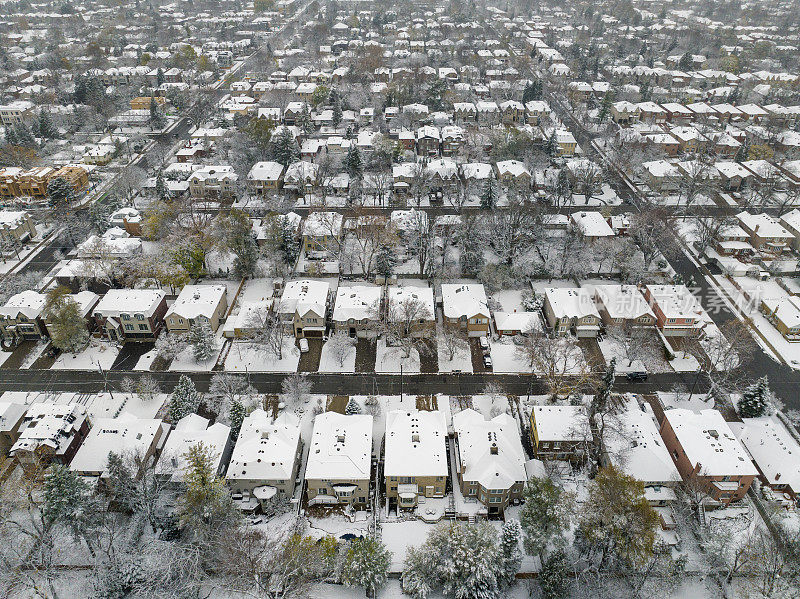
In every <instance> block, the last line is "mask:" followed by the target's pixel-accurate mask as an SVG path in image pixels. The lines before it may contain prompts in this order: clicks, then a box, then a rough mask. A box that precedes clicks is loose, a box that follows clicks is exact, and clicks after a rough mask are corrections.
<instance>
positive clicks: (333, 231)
mask: <svg viewBox="0 0 800 599" xmlns="http://www.w3.org/2000/svg"><path fill="white" fill-rule="evenodd" d="M343 222H344V217H343V216H342V215H341V214H339V213H338V212H312V213H311V214H309V215H308V217H307V218H306V220H305V222H304V223H303V235H307V236H310V237H324V236H326V235H327V236H331V237H338V236H339V234H340V233H341V231H342V223H343Z"/></svg>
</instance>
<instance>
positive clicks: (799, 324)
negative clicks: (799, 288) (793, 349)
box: [758, 295, 800, 342]
mask: <svg viewBox="0 0 800 599" xmlns="http://www.w3.org/2000/svg"><path fill="white" fill-rule="evenodd" d="M758 309H759V311H760V312H761V313H762V314H763V315H764V316H766V317H767V320H769V321H770V322H771V323H772V326H774V327H775V328H776V329H778V332H779V333H780V334H781V335H783V338H784V339H786V340H787V341H791V342H796V341H800V297H798V296H795V295H792V296H789V297H763V298H761V303H760V304H759V306H758Z"/></svg>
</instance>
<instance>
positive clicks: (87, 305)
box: [42, 290, 100, 337]
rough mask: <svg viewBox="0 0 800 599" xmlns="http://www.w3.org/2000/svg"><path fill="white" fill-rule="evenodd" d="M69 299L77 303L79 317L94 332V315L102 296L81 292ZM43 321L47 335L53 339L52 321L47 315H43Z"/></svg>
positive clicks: (87, 291)
mask: <svg viewBox="0 0 800 599" xmlns="http://www.w3.org/2000/svg"><path fill="white" fill-rule="evenodd" d="M67 297H68V298H69V299H70V300H72V301H73V302H75V305H76V306H77V309H78V315H79V316H80V317H81V318H82V319H83V323H84V325H85V326H86V329H87V330H88V331H89V332H92V331H93V330H94V328H95V320H94V317H93V316H92V315H93V314H94V309H95V306H97V303H98V302H99V301H100V296H99V295H97V294H96V293H94V292H93V291H89V290H83V291H79V292H78V293H73V294H71V295H69V296H67ZM42 320H43V322H44V328H45V331H46V332H47V335H48V336H49V337H52V331H51V327H52V326H53V322H52V320H51V319H50V318H48V316H47V315H46V314H42Z"/></svg>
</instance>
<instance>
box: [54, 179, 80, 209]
mask: <svg viewBox="0 0 800 599" xmlns="http://www.w3.org/2000/svg"><path fill="white" fill-rule="evenodd" d="M74 194H75V191H74V190H73V188H72V185H70V182H69V181H67V180H66V179H65V178H64V177H53V178H52V179H50V180H49V181H48V182H47V195H48V197H49V200H50V206H52V207H53V208H59V207H64V206H68V205H69V203H70V201H71V200H72V197H73V195H74Z"/></svg>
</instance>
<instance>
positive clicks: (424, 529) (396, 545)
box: [381, 520, 436, 572]
mask: <svg viewBox="0 0 800 599" xmlns="http://www.w3.org/2000/svg"><path fill="white" fill-rule="evenodd" d="M434 526H436V525H435V524H428V523H427V522H423V521H421V520H408V521H405V522H384V523H383V524H381V540H382V541H383V543H384V545H386V548H387V549H388V550H389V551H391V552H392V565H391V566H390V567H389V572H401V571H402V570H403V563H404V562H405V560H406V553H407V552H408V548H409V547H419V546H420V545H422V544H423V543H424V542H425V539H427V538H428V535H429V534H430V533H431V531H432V530H433V528H434Z"/></svg>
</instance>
